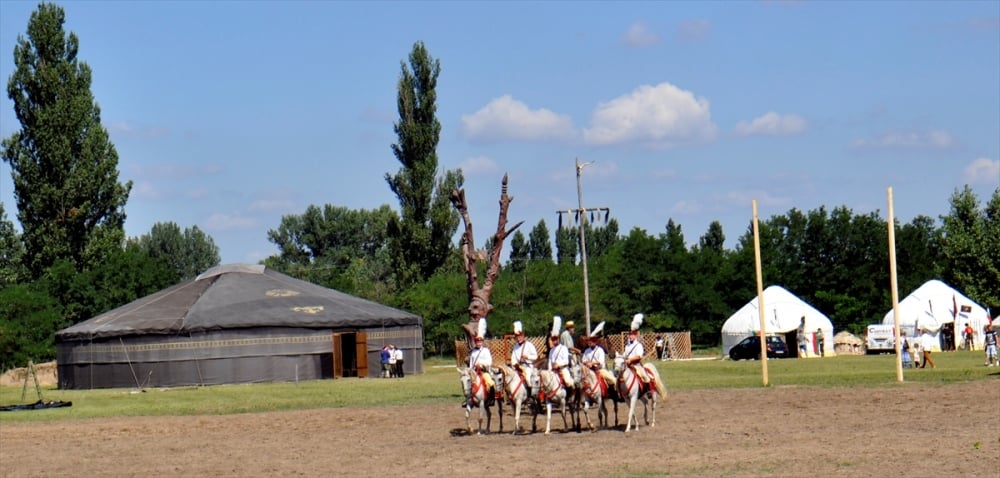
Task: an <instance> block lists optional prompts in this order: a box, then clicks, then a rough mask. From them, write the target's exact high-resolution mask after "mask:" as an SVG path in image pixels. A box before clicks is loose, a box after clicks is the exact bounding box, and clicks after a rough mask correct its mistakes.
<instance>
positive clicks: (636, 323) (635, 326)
mask: <svg viewBox="0 0 1000 478" xmlns="http://www.w3.org/2000/svg"><path fill="white" fill-rule="evenodd" d="M644 317H645V316H644V315H642V314H635V315H633V316H632V326H631V328H630V331H631V332H638V331H639V327H640V326H642V319H643V318H644Z"/></svg>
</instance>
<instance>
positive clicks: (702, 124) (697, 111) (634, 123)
mask: <svg viewBox="0 0 1000 478" xmlns="http://www.w3.org/2000/svg"><path fill="white" fill-rule="evenodd" d="M715 135H716V126H715V124H714V123H712V114H711V111H710V107H709V102H708V100H707V99H705V98H703V97H700V98H695V96H694V94H693V93H691V92H690V91H685V90H682V89H680V88H677V87H676V86H674V85H671V84H670V83H660V84H659V85H656V86H649V85H642V86H640V87H638V88H636V89H635V90H633V91H632V92H631V93H629V94H627V95H623V96H620V97H618V98H615V99H613V100H611V101H609V102H607V103H601V104H599V105H598V106H597V108H596V109H595V110H594V112H593V114H592V115H591V117H590V128H587V129H585V130H584V132H583V137H584V140H585V141H586V142H587V143H590V144H597V145H608V144H617V143H639V144H644V145H647V146H653V147H665V146H672V145H674V144H676V143H687V142H699V141H708V140H712V139H714V138H715Z"/></svg>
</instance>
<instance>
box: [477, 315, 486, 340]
mask: <svg viewBox="0 0 1000 478" xmlns="http://www.w3.org/2000/svg"><path fill="white" fill-rule="evenodd" d="M485 337H486V317H483V318H481V319H479V330H477V331H476V338H477V339H482V338H485Z"/></svg>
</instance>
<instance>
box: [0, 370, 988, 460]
mask: <svg viewBox="0 0 1000 478" xmlns="http://www.w3.org/2000/svg"><path fill="white" fill-rule="evenodd" d="M998 400H1000V383H998V381H997V380H992V379H991V380H985V381H983V380H980V381H976V382H973V383H963V384H954V385H946V386H934V385H925V384H902V385H899V386H894V387H886V388H859V389H839V388H833V389H830V388H807V387H773V388H768V389H744V390H695V391H682V392H676V393H672V394H671V395H670V397H669V398H668V401H667V402H666V404H665V405H663V406H661V408H660V409H659V410H658V413H657V424H656V426H655V427H642V428H641V429H639V430H638V431H632V432H630V433H628V434H625V433H623V432H622V430H621V429H617V430H600V431H598V432H596V433H590V432H583V433H576V432H572V431H571V432H565V433H564V432H562V430H561V428H562V426H561V425H562V422H561V419H554V424H553V428H554V429H555V430H557V431H556V432H554V433H553V434H552V435H549V436H545V435H543V434H541V433H537V434H528V435H519V436H511V435H509V434H502V435H501V434H498V433H493V434H489V435H484V436H475V435H473V436H467V435H463V434H459V433H457V432H458V431H459V430H461V429H462V428H464V426H465V418H464V415H463V411H462V410H461V409H460V408H459V406H458V404H448V405H435V406H398V407H384V408H349V409H325V410H306V411H293V412H274V413H259V414H244V415H231V416H193V417H139V418H113V419H94V420H78V421H59V422H54V423H5V424H2V425H0V427H2V428H0V475H2V476H9V477H88V476H95V477H96V476H109V477H128V476H164V477H189V476H191V477H194V476H215V477H219V476H227V477H228V476H231V477H236V476H239V477H246V476H268V477H270V476H283V477H288V476H305V477H314V476H315V477H321V476H373V477H374V476H380V477H390V476H391V477H395V478H403V477H425V476H426V477H437V476H452V477H459V476H470V475H471V476H484V474H485V476H546V477H556V476H575V477H594V478H597V477H609V476H611V477H625V476H698V477H708V476H711V477H715V476H719V477H723V476H725V477H730V476H748V477H749V476H755V477H756V476H795V477H800V476H848V477H855V476H858V477H860V476H864V477H868V476H889V477H897V476H899V477H902V476H905V477H932V476H934V477H942V476H963V477H990V478H996V477H998V476H1000V415H998V414H997V413H996V411H997V407H996V404H997V403H998ZM14 413H31V412H14ZM621 413H622V414H623V415H622V421H623V422H624V413H625V409H624V408H622V409H621ZM522 420H523V419H522ZM512 423H513V418H512V417H507V418H505V421H504V424H505V426H506V427H507V429H510V428H511V427H512ZM538 424H539V426H540V427H544V417H540V418H539V419H538ZM495 430H496V424H495V423H494V431H495Z"/></svg>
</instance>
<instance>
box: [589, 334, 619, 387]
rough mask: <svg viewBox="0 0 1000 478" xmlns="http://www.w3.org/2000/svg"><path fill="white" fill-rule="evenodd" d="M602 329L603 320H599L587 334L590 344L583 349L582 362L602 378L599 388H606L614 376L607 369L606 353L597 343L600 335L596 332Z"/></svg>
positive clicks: (613, 379) (612, 381)
mask: <svg viewBox="0 0 1000 478" xmlns="http://www.w3.org/2000/svg"><path fill="white" fill-rule="evenodd" d="M603 329H604V322H601V323H600V324H597V327H595V328H594V330H593V331H591V332H590V335H588V336H587V341H588V343H589V345H590V346H589V347H587V350H584V351H583V359H582V363H583V365H584V366H585V367H587V368H589V369H591V370H593V371H594V372H597V375H598V376H599V377H601V378H602V379H603V380H601V390H606V389H607V385H608V384H609V383H610V384H613V383H614V382H615V377H614V375H612V374H611V372H610V371H608V363H607V355H606V354H605V352H604V348H603V347H601V345H600V343H599V341H600V336H598V335H597V334H598V333H600V332H601V330H603Z"/></svg>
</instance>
